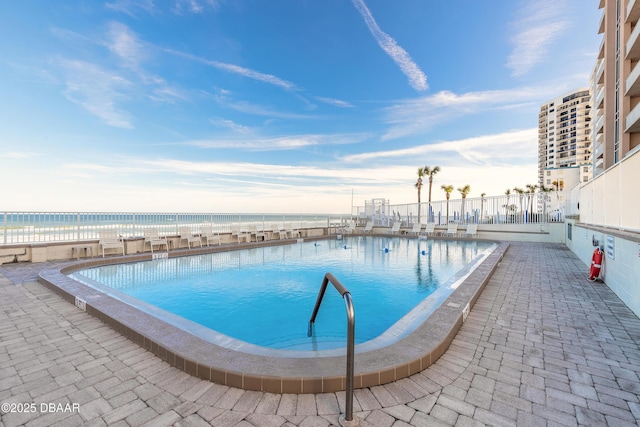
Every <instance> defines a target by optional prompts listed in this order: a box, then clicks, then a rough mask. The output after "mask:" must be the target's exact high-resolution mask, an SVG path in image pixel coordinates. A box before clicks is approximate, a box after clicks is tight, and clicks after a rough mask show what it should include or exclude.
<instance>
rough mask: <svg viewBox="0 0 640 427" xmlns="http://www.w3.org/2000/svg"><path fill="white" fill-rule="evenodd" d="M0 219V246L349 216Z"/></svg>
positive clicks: (304, 223) (323, 223) (324, 221)
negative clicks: (108, 232) (150, 230)
mask: <svg viewBox="0 0 640 427" xmlns="http://www.w3.org/2000/svg"><path fill="white" fill-rule="evenodd" d="M0 215H2V217H0V245H10V244H23V243H45V242H65V241H80V240H92V239H97V238H98V237H99V233H100V231H101V230H107V229H109V230H116V231H117V232H118V234H119V235H121V236H122V237H123V238H129V237H140V236H142V235H143V234H144V232H143V230H144V229H146V228H156V229H157V230H158V232H159V234H160V235H177V234H178V231H179V228H180V227H190V228H191V229H192V231H193V232H198V231H199V229H200V227H202V226H204V225H207V226H209V225H210V226H212V228H213V230H214V231H215V232H219V233H225V232H230V231H231V227H232V226H234V225H238V226H240V227H242V228H245V227H247V228H248V227H250V226H252V225H255V226H256V227H258V228H259V229H270V228H271V226H272V224H278V225H283V226H284V225H291V226H292V227H294V228H300V229H304V228H314V227H329V226H331V225H334V224H342V223H345V222H346V221H347V220H348V219H349V215H328V214H213V213H210V214H209V213H132V212H127V213H109V212H93V213H91V212H3V213H1V214H0Z"/></svg>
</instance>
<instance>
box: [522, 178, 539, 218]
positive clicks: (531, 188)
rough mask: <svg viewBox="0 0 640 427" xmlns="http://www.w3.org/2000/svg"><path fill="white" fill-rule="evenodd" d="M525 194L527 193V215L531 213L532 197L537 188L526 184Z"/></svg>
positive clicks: (534, 185)
mask: <svg viewBox="0 0 640 427" xmlns="http://www.w3.org/2000/svg"><path fill="white" fill-rule="evenodd" d="M525 187H527V192H528V193H529V215H531V214H532V213H533V195H534V194H535V193H536V190H537V189H538V186H537V185H536V184H527V185H525Z"/></svg>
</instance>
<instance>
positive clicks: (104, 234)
mask: <svg viewBox="0 0 640 427" xmlns="http://www.w3.org/2000/svg"><path fill="white" fill-rule="evenodd" d="M99 244H100V247H101V248H102V258H104V251H105V249H120V250H122V256H124V242H123V241H122V239H121V238H120V236H118V232H117V231H116V230H103V231H101V232H100V243H99Z"/></svg>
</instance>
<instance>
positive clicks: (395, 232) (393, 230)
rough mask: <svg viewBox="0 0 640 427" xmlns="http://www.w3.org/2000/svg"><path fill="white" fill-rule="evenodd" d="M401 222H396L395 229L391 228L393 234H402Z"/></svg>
mask: <svg viewBox="0 0 640 427" xmlns="http://www.w3.org/2000/svg"><path fill="white" fill-rule="evenodd" d="M400 225H401V223H400V221H396V222H394V223H393V227H391V234H400Z"/></svg>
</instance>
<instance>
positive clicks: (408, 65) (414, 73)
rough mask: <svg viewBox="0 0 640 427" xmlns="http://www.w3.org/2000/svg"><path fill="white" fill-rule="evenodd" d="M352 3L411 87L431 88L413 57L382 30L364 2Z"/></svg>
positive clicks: (354, 1) (359, 0)
mask: <svg viewBox="0 0 640 427" xmlns="http://www.w3.org/2000/svg"><path fill="white" fill-rule="evenodd" d="M352 2H353V5H354V6H355V8H356V9H358V12H360V14H361V15H362V17H363V18H364V22H365V23H366V24H367V27H368V28H369V31H371V34H373V37H374V38H375V39H376V41H377V42H378V45H380V47H381V48H382V50H384V51H385V52H386V53H387V55H389V56H390V57H391V59H393V61H394V62H395V63H396V64H397V65H398V66H399V67H400V70H402V72H403V73H404V74H405V75H406V76H407V78H408V79H409V84H410V85H411V87H413V88H414V89H415V90H419V91H422V90H426V89H427V88H428V87H429V86H428V85H427V76H426V75H425V74H424V73H423V72H422V70H421V69H420V68H419V67H418V66H417V65H416V63H415V62H413V59H411V56H409V54H408V53H407V51H406V50H404V49H403V48H402V47H400V45H398V43H397V42H396V41H395V40H394V39H393V38H391V36H389V35H388V34H387V33H385V32H384V31H382V30H381V29H380V27H379V26H378V23H377V22H376V20H375V19H374V18H373V15H371V12H370V11H369V8H368V7H367V5H366V4H365V3H364V1H363V0H352Z"/></svg>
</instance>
